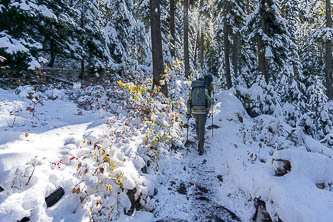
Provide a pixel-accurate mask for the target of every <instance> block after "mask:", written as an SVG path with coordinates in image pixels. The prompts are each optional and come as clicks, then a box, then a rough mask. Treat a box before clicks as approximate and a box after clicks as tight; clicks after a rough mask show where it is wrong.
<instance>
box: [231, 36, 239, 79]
mask: <svg viewBox="0 0 333 222" xmlns="http://www.w3.org/2000/svg"><path fill="white" fill-rule="evenodd" d="M240 50H241V36H240V33H236V34H235V35H234V45H233V59H232V65H233V69H234V75H235V77H238V71H239V60H240Z"/></svg>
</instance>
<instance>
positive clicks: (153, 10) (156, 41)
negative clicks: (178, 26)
mask: <svg viewBox="0 0 333 222" xmlns="http://www.w3.org/2000/svg"><path fill="white" fill-rule="evenodd" d="M160 16H161V12H160V0H151V1H150V18H151V19H150V20H151V41H152V57H153V87H154V86H156V87H157V86H161V89H162V93H163V94H164V95H165V96H168V86H167V83H166V82H165V83H164V84H162V85H161V84H160V80H163V79H164V78H163V77H162V76H163V74H164V70H163V51H162V34H161V21H160Z"/></svg>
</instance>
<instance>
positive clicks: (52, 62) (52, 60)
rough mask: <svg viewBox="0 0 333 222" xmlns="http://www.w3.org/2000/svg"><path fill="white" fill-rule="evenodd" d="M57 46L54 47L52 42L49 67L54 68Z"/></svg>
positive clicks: (51, 41) (52, 41)
mask: <svg viewBox="0 0 333 222" xmlns="http://www.w3.org/2000/svg"><path fill="white" fill-rule="evenodd" d="M55 48H56V47H55V45H54V40H52V39H51V40H50V62H49V64H48V66H49V67H53V65H54V61H55V58H56V52H55V50H56V49H55Z"/></svg>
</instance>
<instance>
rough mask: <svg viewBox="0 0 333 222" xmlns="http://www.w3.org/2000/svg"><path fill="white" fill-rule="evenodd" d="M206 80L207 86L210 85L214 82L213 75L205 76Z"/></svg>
mask: <svg viewBox="0 0 333 222" xmlns="http://www.w3.org/2000/svg"><path fill="white" fill-rule="evenodd" d="M204 80H205V84H206V85H210V84H211V83H212V82H213V76H212V75H211V74H208V75H205V77H204Z"/></svg>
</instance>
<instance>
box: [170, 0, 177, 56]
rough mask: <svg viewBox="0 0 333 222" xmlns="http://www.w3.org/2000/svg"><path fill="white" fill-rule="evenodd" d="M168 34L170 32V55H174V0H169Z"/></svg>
mask: <svg viewBox="0 0 333 222" xmlns="http://www.w3.org/2000/svg"><path fill="white" fill-rule="evenodd" d="M169 26H170V34H171V40H170V42H171V47H170V51H171V56H172V57H175V44H176V28H175V0H170V24H169Z"/></svg>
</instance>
